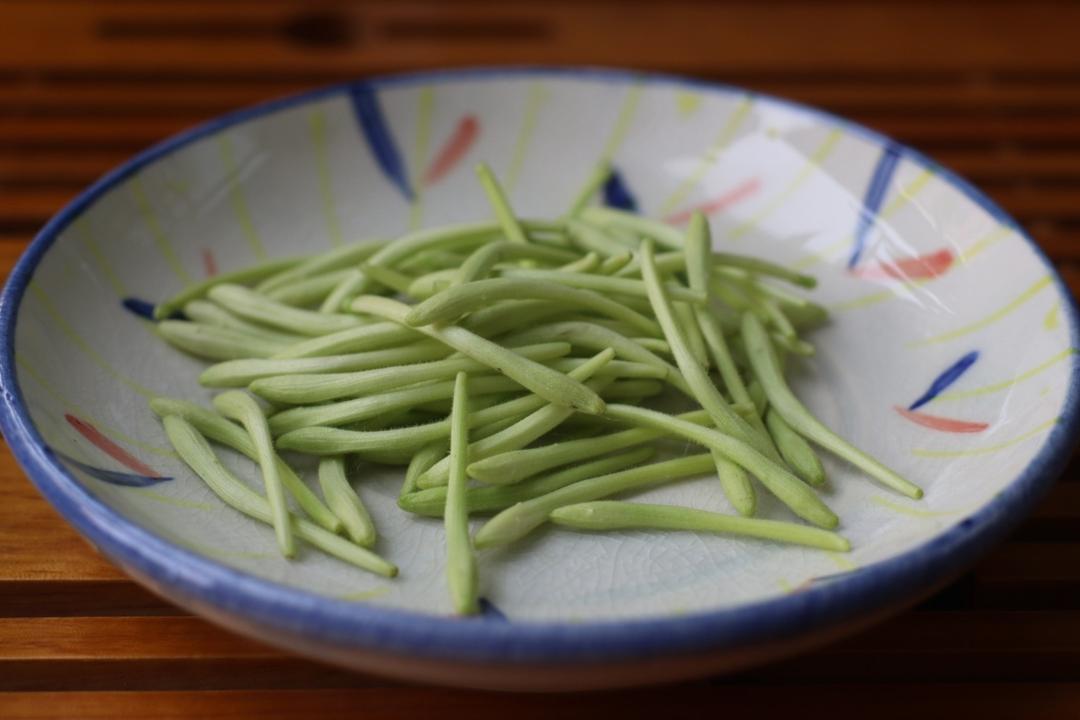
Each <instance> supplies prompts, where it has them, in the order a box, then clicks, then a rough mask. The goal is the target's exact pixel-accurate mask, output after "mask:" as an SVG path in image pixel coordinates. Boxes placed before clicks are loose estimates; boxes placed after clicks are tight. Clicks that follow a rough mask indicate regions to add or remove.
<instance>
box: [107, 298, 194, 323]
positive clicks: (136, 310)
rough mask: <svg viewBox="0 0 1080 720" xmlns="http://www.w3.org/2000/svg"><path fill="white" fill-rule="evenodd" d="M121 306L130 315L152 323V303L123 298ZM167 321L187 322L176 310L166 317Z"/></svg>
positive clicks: (181, 313) (185, 317) (183, 315)
mask: <svg viewBox="0 0 1080 720" xmlns="http://www.w3.org/2000/svg"><path fill="white" fill-rule="evenodd" d="M121 304H122V305H123V306H124V309H125V310H127V311H128V312H129V313H131V314H132V315H137V316H138V317H141V318H143V319H144V320H150V321H152V322H153V321H154V303H151V302H147V301H146V300H140V299H139V298H133V297H129V298H124V299H123V301H122V302H121ZM168 319H169V320H187V315H185V314H184V313H183V312H181V311H179V310H177V311H176V312H174V313H173V314H172V315H170V316H169V317H168Z"/></svg>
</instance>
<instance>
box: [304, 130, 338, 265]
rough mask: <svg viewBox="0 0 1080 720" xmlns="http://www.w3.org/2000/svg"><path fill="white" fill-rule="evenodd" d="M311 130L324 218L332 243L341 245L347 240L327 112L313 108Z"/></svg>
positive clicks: (336, 245)
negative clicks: (333, 170) (337, 199)
mask: <svg viewBox="0 0 1080 720" xmlns="http://www.w3.org/2000/svg"><path fill="white" fill-rule="evenodd" d="M308 127H309V129H310V131H311V144H312V146H313V147H314V149H315V172H316V173H317V175H318V178H319V199H320V200H321V201H322V211H323V219H324V221H325V222H326V232H327V234H328V235H329V236H330V244H331V245H333V246H334V247H339V246H341V245H342V244H343V243H344V242H345V241H344V239H343V238H342V236H341V223H340V222H339V221H338V215H337V203H336V202H335V201H334V183H333V180H332V179H331V175H330V155H329V150H328V149H327V147H326V113H325V112H323V111H322V110H313V111H312V113H311V115H309V116H308Z"/></svg>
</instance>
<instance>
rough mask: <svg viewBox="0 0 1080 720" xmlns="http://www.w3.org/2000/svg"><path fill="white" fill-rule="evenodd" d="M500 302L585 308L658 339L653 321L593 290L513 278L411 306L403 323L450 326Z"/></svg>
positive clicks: (457, 290) (479, 282)
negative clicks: (542, 303) (445, 323)
mask: <svg viewBox="0 0 1080 720" xmlns="http://www.w3.org/2000/svg"><path fill="white" fill-rule="evenodd" d="M502 300H546V301H548V302H552V303H558V304H560V305H570V306H573V307H578V308H585V309H587V310H590V311H592V312H596V313H600V314H601V315H607V316H608V317H611V318H614V319H616V320H621V321H622V322H625V323H627V324H628V325H631V326H633V327H635V328H637V329H638V331H639V332H641V333H643V334H645V335H648V336H659V335H660V327H659V326H658V325H657V324H656V323H655V322H653V320H652V319H650V318H648V317H646V316H645V315H642V314H641V313H639V312H636V311H635V310H631V309H630V308H628V307H626V305H625V304H622V303H618V302H615V301H614V300H610V299H608V298H606V297H604V296H603V295H601V294H599V293H596V292H593V291H592V290H582V289H580V288H576V287H571V286H568V285H562V284H560V283H556V282H550V281H546V280H526V279H514V278H495V279H490V280H477V281H475V282H470V283H466V284H464V285H456V286H454V287H451V288H447V289H446V290H443V291H442V292H439V293H436V294H435V295H432V296H431V297H430V298H428V299H427V300H424V301H423V302H421V303H420V304H418V305H415V306H413V308H412V309H411V310H410V311H409V312H408V313H407V314H406V316H405V323H406V324H407V325H410V326H412V327H420V326H423V325H430V324H432V323H441V322H453V321H455V320H457V319H458V318H460V317H461V316H462V315H465V314H467V313H469V312H471V311H473V310H477V309H479V308H484V307H490V306H491V305H492V304H494V303H497V302H499V301H502Z"/></svg>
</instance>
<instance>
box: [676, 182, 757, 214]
mask: <svg viewBox="0 0 1080 720" xmlns="http://www.w3.org/2000/svg"><path fill="white" fill-rule="evenodd" d="M760 189H761V180H759V179H758V178H750V179H749V180H747V181H746V182H744V183H742V184H741V185H737V186H735V187H734V188H732V189H731V190H728V191H727V192H726V193H724V194H723V195H718V196H717V197H714V198H713V199H712V200H709V201H707V202H704V203H701V204H700V205H696V206H694V207H692V208H687V209H686V210H680V211H679V212H677V213H674V214H672V215H668V216H667V217H666V218H664V221H665V222H669V223H672V224H673V225H679V224H681V223H684V222H686V221H687V220H689V219H690V216H691V215H693V214H694V213H695V212H698V211H701V212H703V213H705V214H706V215H712V214H713V213H717V212H720V211H721V210H725V209H727V208H729V207H731V206H732V205H734V204H735V203H737V202H739V201H740V200H745V199H746V198H748V197H750V196H751V195H753V194H754V193H756V192H757V191H758V190H760Z"/></svg>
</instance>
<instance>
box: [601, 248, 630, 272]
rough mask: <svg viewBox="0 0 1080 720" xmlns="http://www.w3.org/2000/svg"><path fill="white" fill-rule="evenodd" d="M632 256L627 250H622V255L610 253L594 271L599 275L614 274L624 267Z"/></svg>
mask: <svg viewBox="0 0 1080 720" xmlns="http://www.w3.org/2000/svg"><path fill="white" fill-rule="evenodd" d="M633 258H634V256H633V255H631V254H630V253H628V252H624V253H623V254H622V255H612V256H611V257H609V258H607V259H606V260H604V262H602V263H600V267H599V268H597V269H596V272H598V273H599V274H601V275H614V274H615V273H617V272H619V271H620V270H622V269H623V268H624V267H626V265H627V264H628V263H629V262H630V261H631V260H632V259H633Z"/></svg>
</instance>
